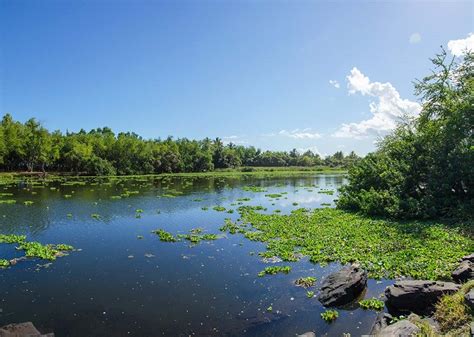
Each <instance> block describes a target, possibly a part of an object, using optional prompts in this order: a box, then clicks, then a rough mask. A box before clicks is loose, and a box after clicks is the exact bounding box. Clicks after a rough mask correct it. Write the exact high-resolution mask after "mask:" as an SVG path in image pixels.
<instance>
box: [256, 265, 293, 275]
mask: <svg viewBox="0 0 474 337" xmlns="http://www.w3.org/2000/svg"><path fill="white" fill-rule="evenodd" d="M290 271H291V267H290V266H271V267H266V268H265V269H264V270H262V271H261V272H259V273H258V276H259V277H263V276H265V275H276V274H278V273H283V274H288V273H289V272H290Z"/></svg>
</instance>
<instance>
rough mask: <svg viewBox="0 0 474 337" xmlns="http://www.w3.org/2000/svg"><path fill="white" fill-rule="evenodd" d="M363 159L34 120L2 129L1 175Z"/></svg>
mask: <svg viewBox="0 0 474 337" xmlns="http://www.w3.org/2000/svg"><path fill="white" fill-rule="evenodd" d="M358 159H359V158H358V156H357V155H356V154H355V153H354V152H352V153H350V154H349V155H347V156H345V155H344V154H343V153H342V152H340V151H339V152H336V153H335V154H334V155H332V156H328V157H326V158H324V159H323V158H321V157H320V156H319V155H318V154H314V153H312V152H311V151H307V152H305V153H303V154H300V153H299V152H298V151H296V150H292V151H290V152H284V151H277V152H275V151H261V150H259V149H256V148H254V147H252V146H250V147H244V146H237V145H235V144H232V143H230V144H224V143H223V142H222V140H221V139H219V138H217V139H215V140H211V139H209V138H206V139H204V140H201V141H196V140H188V139H186V138H183V139H177V140H173V139H172V138H171V137H169V138H167V139H165V140H160V139H154V140H146V139H143V138H141V137H140V136H138V135H136V134H135V133H119V134H118V135H116V134H114V133H113V132H112V130H111V129H109V128H107V127H105V128H98V129H94V130H91V131H90V132H86V131H84V130H81V131H79V132H77V133H69V132H68V133H66V134H62V133H61V132H59V131H54V132H49V131H48V130H46V129H45V128H44V127H43V126H42V125H41V124H40V123H38V122H37V121H36V120H35V119H30V120H28V121H27V122H26V123H24V124H22V123H20V122H17V121H14V120H13V118H12V116H11V115H9V114H6V115H5V116H4V117H3V119H2V121H1V123H0V170H3V171H21V170H29V171H33V170H42V171H45V170H49V171H57V172H74V173H81V174H90V175H114V174H119V175H124V174H151V173H164V172H166V173H173V172H205V171H212V170H214V169H222V168H236V167H240V166H265V167H269V166H280V167H283V166H308V167H309V166H318V165H319V166H330V167H343V168H344V167H348V166H350V165H351V164H352V163H354V162H355V161H357V160H358Z"/></svg>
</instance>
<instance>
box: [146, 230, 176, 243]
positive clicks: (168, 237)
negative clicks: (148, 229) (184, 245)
mask: <svg viewBox="0 0 474 337" xmlns="http://www.w3.org/2000/svg"><path fill="white" fill-rule="evenodd" d="M152 233H155V234H156V235H158V236H159V237H160V241H163V242H176V241H178V239H177V238H175V237H174V236H173V234H171V233H169V232H167V231H165V230H164V229H156V230H154V231H152Z"/></svg>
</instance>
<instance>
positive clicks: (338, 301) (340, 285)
mask: <svg viewBox="0 0 474 337" xmlns="http://www.w3.org/2000/svg"><path fill="white" fill-rule="evenodd" d="M366 286H367V272H366V271H365V270H363V269H361V268H360V266H359V265H356V264H353V265H350V266H344V267H343V268H342V269H341V270H339V271H337V272H335V273H333V274H331V275H329V276H328V277H327V278H326V279H325V280H324V282H323V284H322V286H321V293H320V294H319V296H318V299H319V301H320V302H321V303H322V304H323V305H324V306H326V307H331V306H338V305H344V304H347V303H349V302H351V301H353V300H354V299H355V298H357V296H359V295H360V293H361V292H362V291H363V290H364V289H365V287H366Z"/></svg>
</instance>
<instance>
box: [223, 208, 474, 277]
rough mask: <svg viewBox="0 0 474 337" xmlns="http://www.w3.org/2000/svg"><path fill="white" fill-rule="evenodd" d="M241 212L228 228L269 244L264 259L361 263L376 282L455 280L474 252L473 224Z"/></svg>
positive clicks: (327, 212)
mask: <svg viewBox="0 0 474 337" xmlns="http://www.w3.org/2000/svg"><path fill="white" fill-rule="evenodd" d="M239 212H240V214H241V219H240V221H239V222H237V223H234V224H233V225H232V226H231V225H229V223H227V224H226V225H227V228H231V229H232V231H233V232H234V233H240V232H243V233H244V235H245V236H246V237H247V238H249V239H251V240H256V241H262V242H265V243H266V244H267V251H266V252H264V253H261V254H260V255H261V256H264V257H272V256H278V257H280V258H281V259H283V260H285V261H295V260H296V259H297V258H296V255H297V253H298V254H302V255H305V256H308V257H309V258H310V261H311V262H314V263H323V264H324V263H328V262H332V261H339V262H341V263H343V264H345V263H350V262H359V263H360V264H361V265H362V267H363V268H364V269H366V270H367V271H368V273H369V276H370V277H371V278H376V279H379V278H396V277H402V276H409V277H412V278H415V279H429V280H437V279H449V278H450V277H451V271H452V270H454V268H455V267H456V266H457V263H458V259H459V258H460V257H462V256H464V255H467V254H469V253H471V252H472V251H474V240H473V239H472V238H471V237H469V236H468V235H463V229H467V228H468V227H469V224H465V225H463V224H459V225H458V226H453V225H451V226H447V225H444V224H442V223H433V222H417V221H412V222H396V221H389V220H381V219H373V218H368V217H364V216H362V215H358V214H355V213H348V212H344V211H341V210H337V209H331V208H324V209H316V210H313V211H309V210H306V209H298V210H295V211H292V213H291V214H290V215H279V214H274V213H273V214H263V213H260V212H256V211H255V210H254V209H252V208H242V209H241V208H239ZM249 225H250V226H249ZM348 247H350V249H349V248H348ZM433 252H436V254H433Z"/></svg>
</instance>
